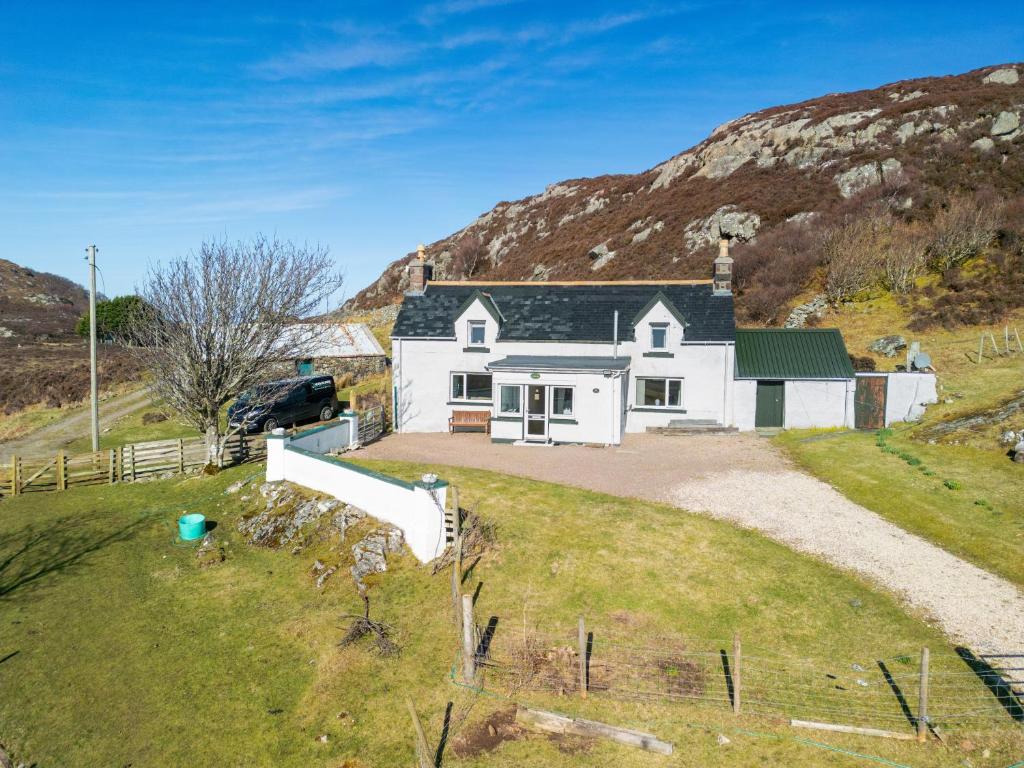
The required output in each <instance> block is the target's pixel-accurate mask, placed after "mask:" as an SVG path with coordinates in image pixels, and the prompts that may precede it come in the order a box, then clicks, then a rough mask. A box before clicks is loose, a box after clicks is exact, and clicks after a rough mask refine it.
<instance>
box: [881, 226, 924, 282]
mask: <svg viewBox="0 0 1024 768" xmlns="http://www.w3.org/2000/svg"><path fill="white" fill-rule="evenodd" d="M924 262H925V245H924V242H923V239H922V237H921V235H920V234H919V232H918V230H917V229H916V228H913V227H910V226H908V225H905V224H897V225H895V226H894V227H893V228H892V230H891V231H890V236H889V242H888V245H887V247H886V248H885V250H884V252H883V255H882V283H883V285H885V287H886V288H887V289H888V290H890V291H892V292H893V293H896V294H906V293H909V292H910V290H911V289H912V288H913V287H914V282H915V281H916V280H917V276H918V275H919V274H920V272H921V268H922V267H923V266H924Z"/></svg>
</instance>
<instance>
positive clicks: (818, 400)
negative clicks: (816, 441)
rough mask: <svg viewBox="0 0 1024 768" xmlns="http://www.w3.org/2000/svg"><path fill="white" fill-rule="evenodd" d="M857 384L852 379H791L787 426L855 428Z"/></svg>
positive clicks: (785, 419)
mask: <svg viewBox="0 0 1024 768" xmlns="http://www.w3.org/2000/svg"><path fill="white" fill-rule="evenodd" d="M755 384H756V382H755ZM854 386H855V385H854V382H853V380H852V379H842V380H839V381H803V380H792V381H787V382H786V384H785V387H786V393H785V416H784V422H783V423H784V424H785V427H786V429H807V428H811V427H846V426H849V427H852V426H853V394H854Z"/></svg>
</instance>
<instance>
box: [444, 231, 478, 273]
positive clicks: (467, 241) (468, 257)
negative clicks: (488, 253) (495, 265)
mask: <svg viewBox="0 0 1024 768" xmlns="http://www.w3.org/2000/svg"><path fill="white" fill-rule="evenodd" d="M483 255H484V246H483V242H482V240H481V238H480V236H479V235H466V236H464V237H463V238H462V239H461V240H459V242H457V243H456V244H455V248H454V251H453V253H452V260H451V267H450V270H451V273H452V277H457V276H458V277H462V278H470V277H472V276H473V274H474V273H475V272H476V271H477V269H478V268H479V267H480V260H481V259H482V258H483Z"/></svg>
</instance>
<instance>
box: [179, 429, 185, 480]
mask: <svg viewBox="0 0 1024 768" xmlns="http://www.w3.org/2000/svg"><path fill="white" fill-rule="evenodd" d="M178 474H181V475H184V474H185V441H184V440H182V439H181V438H180V437H179V438H178Z"/></svg>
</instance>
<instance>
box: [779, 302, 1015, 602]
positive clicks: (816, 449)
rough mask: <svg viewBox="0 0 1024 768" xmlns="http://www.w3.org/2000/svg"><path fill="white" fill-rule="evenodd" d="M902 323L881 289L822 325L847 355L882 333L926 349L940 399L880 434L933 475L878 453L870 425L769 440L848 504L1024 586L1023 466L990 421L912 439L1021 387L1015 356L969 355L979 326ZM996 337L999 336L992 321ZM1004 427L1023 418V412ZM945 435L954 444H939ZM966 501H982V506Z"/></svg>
mask: <svg viewBox="0 0 1024 768" xmlns="http://www.w3.org/2000/svg"><path fill="white" fill-rule="evenodd" d="M906 322H907V315H906V313H905V312H904V311H903V310H902V309H901V308H900V307H899V306H897V305H896V303H895V302H894V301H893V300H892V298H891V297H890V296H882V297H879V298H875V299H872V300H869V301H864V302H858V303H855V304H852V305H849V306H848V307H846V308H845V309H844V310H843V311H842V312H840V313H839V314H838V315H836V316H833V317H831V318H829V319H828V320H826V321H824V323H823V324H825V325H837V326H838V327H840V328H841V329H842V330H843V335H844V336H845V338H846V342H847V346H848V348H849V350H850V351H851V352H852V353H853V354H859V355H860V354H867V345H868V344H869V343H870V342H871V341H872V340H874V339H876V338H878V337H879V336H882V335H885V334H887V333H902V334H903V335H904V336H906V338H907V339H908V340H920V341H921V342H922V348H923V349H924V350H925V351H926V352H928V353H930V354H931V356H932V359H933V360H934V362H935V366H936V369H937V370H938V377H939V387H940V389H939V398H940V402H939V403H938V404H937V405H933V406H929V408H928V410H927V412H926V414H925V418H924V420H923V421H922V422H921V424H919V425H900V426H899V427H898V428H897V430H896V434H894V435H893V436H892V437H891V438H890V441H889V442H890V443H891V444H892V445H893V446H894V447H895V448H898V449H901V450H903V451H906V452H908V453H910V454H911V455H913V456H916V457H917V458H919V459H921V461H922V462H923V465H924V466H926V467H927V468H928V469H929V470H931V471H932V472H934V473H936V474H935V476H934V477H927V476H925V475H924V474H923V472H922V471H921V470H919V469H917V468H915V467H913V466H910V465H908V464H907V463H905V462H904V461H902V460H901V459H899V458H898V457H896V456H892V455H887V454H883V453H882V452H881V451H880V450H879V449H878V447H876V445H875V437H874V435H873V434H870V435H868V434H843V435H831V436H829V437H828V438H827V439H810V440H808V439H807V438H808V437H813V435H814V433H809V432H791V433H788V434H783V435H780V436H779V437H778V438H777V441H778V442H779V443H780V444H781V445H783V446H785V447H786V448H787V449H788V450H789V452H790V455H792V456H793V457H794V458H795V459H796V460H797V462H798V463H800V464H801V465H802V466H804V467H805V468H806V469H808V470H809V471H811V472H812V473H814V474H815V475H817V476H818V477H820V478H822V479H823V480H825V481H826V482H829V483H831V484H832V485H834V486H835V487H836V488H838V489H839V490H840V491H841V492H842V493H843V494H845V495H846V496H848V497H849V498H851V499H853V500H854V501H856V502H857V503H859V504H863V505H864V506H865V507H867V508H868V509H871V510H873V511H875V512H877V513H878V514H880V515H882V516H883V517H885V518H887V519H889V520H891V521H893V522H894V523H896V524H897V525H899V526H901V527H902V528H905V529H906V530H908V531H911V532H913V533H916V534H919V535H921V536H923V537H925V538H927V539H929V540H931V541H934V542H935V543H937V544H939V545H940V546H942V547H945V548H946V549H947V550H949V551H950V552H953V553H955V554H958V555H961V556H963V557H964V558H966V559H968V560H970V561H971V562H974V563H976V564H977V565H979V566H981V567H983V568H986V569H987V570H989V571H991V572H993V573H998V574H1000V575H1001V576H1004V577H1006V578H1008V579H1010V580H1011V581H1013V582H1015V583H1016V584H1019V585H1022V586H1024V557H1022V555H1024V504H1022V503H1021V498H1022V495H1024V473H1022V472H1021V469H1020V466H1019V465H1015V464H1013V463H1012V462H1010V461H1009V460H1008V459H1007V457H1006V454H1005V448H1000V447H999V444H998V442H997V435H998V433H999V432H1000V427H999V426H991V427H986V428H982V429H978V430H975V431H972V432H966V431H960V432H957V433H954V434H953V435H951V436H950V438H949V440H948V441H943V444H937V445H930V444H927V443H926V442H924V441H922V440H918V439H915V436H916V435H917V433H918V432H919V431H920V429H921V428H922V427H926V426H927V425H929V424H934V423H936V422H938V421H944V420H946V419H949V418H954V417H957V416H962V415H965V414H969V413H974V412H977V411H981V410H984V409H988V408H992V407H994V406H996V405H998V404H999V403H1001V402H1003V401H1004V400H1006V399H1007V398H1009V397H1011V396H1012V395H1014V394H1016V393H1017V392H1019V391H1020V390H1021V389H1024V355H1019V354H1018V355H1015V356H1009V357H1001V358H996V359H987V358H986V359H985V360H984V361H983V362H982V363H981V364H980V365H979V364H977V363H976V362H975V361H976V360H977V351H978V338H979V336H980V333H981V330H982V329H980V328H962V329H958V330H955V331H947V330H944V329H938V330H933V331H928V332H925V333H915V332H912V331H909V330H908V329H907V328H906ZM1008 324H1009V326H1010V328H1011V329H1012V328H1013V327H1014V326H1015V325H1017V326H1019V327H1020V328H1021V329H1022V330H1024V315H1021V314H1018V315H1016V316H1013V317H1011V318H1009V320H1008ZM1011 333H1012V331H1011ZM999 340H1000V344H1002V333H1001V330H1000V333H999ZM989 349H990V348H989ZM876 360H877V361H878V366H879V370H885V369H889V370H891V369H893V368H894V366H895V364H896V363H897V362H902V359H901V358H896V359H891V358H890V359H887V358H882V357H876ZM945 400H950V401H951V402H945ZM1012 426H1016V427H1017V428H1021V427H1024V421H1022V422H1021V423H1019V424H1016V423H1015V424H1013V425H1012ZM1002 429H1006V426H1005V425H1004V426H1003V427H1002ZM953 440H956V441H957V442H958V443H959V444H958V445H952V444H947V443H951V442H952V441H953ZM947 479H950V480H956V481H957V482H958V483H960V485H961V486H962V488H961V489H960V490H958V491H951V490H949V489H947V488H945V487H944V486H943V484H942V481H943V480H947ZM976 501H983V502H987V504H988V505H990V506H991V509H989V508H988V506H986V505H985V504H980V505H979V504H975V502H976Z"/></svg>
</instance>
